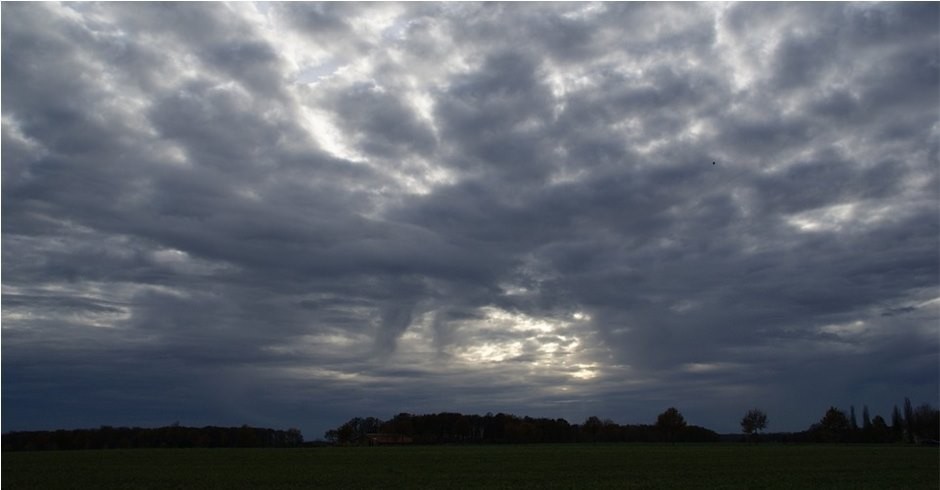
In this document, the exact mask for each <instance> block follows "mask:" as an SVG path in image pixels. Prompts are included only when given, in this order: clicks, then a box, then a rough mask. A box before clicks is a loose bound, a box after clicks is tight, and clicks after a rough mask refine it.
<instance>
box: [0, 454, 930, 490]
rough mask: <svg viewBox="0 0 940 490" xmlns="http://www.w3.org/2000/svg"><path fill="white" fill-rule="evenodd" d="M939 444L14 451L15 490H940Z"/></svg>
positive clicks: (7, 480)
mask: <svg viewBox="0 0 940 490" xmlns="http://www.w3.org/2000/svg"><path fill="white" fill-rule="evenodd" d="M938 455H940V453H938V450H937V449H936V448H926V447H899V446H821V445H820V446H816V445H814V446H781V445H758V446H749V445H744V444H728V445H627V444H623V445H557V446H555V445H544V446H542V445H539V446H423V447H383V448H317V449H137V450H110V451H108V450H104V451H74V452H22V453H13V452H7V453H3V461H2V467H3V474H2V478H3V480H2V483H3V488H4V489H17V488H37V489H57V488H74V489H89V488H96V489H99V488H128V489H147V488H153V489H168V488H181V489H182V488H186V489H190V488H192V489H199V488H220V489H221V488H225V489H234V488H252V489H255V488H317V487H320V488H401V487H409V488H520V487H523V488H525V487H529V488H691V487H695V488H872V489H885V488H905V489H908V488H934V489H935V488H938V478H940V459H938Z"/></svg>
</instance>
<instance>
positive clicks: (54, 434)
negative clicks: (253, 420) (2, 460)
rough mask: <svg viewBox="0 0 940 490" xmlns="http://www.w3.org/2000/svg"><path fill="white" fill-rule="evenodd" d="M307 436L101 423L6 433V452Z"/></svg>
mask: <svg viewBox="0 0 940 490" xmlns="http://www.w3.org/2000/svg"><path fill="white" fill-rule="evenodd" d="M303 442H304V438H303V435H302V434H301V432H300V430H298V429H288V430H275V429H265V428H257V427H249V426H247V425H243V426H241V427H212V426H207V427H181V426H179V425H178V424H173V425H171V426H167V427H159V428H155V429H145V428H140V427H110V426H101V427H99V428H97V429H76V430H56V431H23V432H11V433H9V434H3V450H4V451H39V450H74V449H131V448H193V447H206V448H210V447H299V446H301V445H302V444H303Z"/></svg>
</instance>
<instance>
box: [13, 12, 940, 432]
mask: <svg viewBox="0 0 940 490" xmlns="http://www.w3.org/2000/svg"><path fill="white" fill-rule="evenodd" d="M2 10H3V11H2V13H3V16H2V82H3V84H2V103H3V111H2V138H3V140H2V145H3V146H2V158H3V162H2V171H3V173H2V219H3V221H2V232H3V236H2V238H3V249H2V251H3V263H2V266H3V278H2V283H3V303H2V313H3V317H2V319H3V330H2V332H3V333H2V340H3V344H2V367H3V371H2V372H3V380H2V381H3V383H2V390H3V391H2V394H3V402H4V408H5V410H4V411H3V427H4V430H17V429H32V428H38V429H46V428H59V427H87V426H97V425H101V424H109V425H163V424H168V423H171V422H174V421H179V422H181V423H183V424H186V425H207V424H213V425H227V424H233V425H240V424H243V423H246V424H250V425H262V426H272V427H281V428H282V427H288V426H298V427H300V428H301V429H303V430H304V433H305V435H306V437H307V438H308V439H312V438H316V437H319V436H320V435H321V434H322V433H323V431H324V430H325V429H326V428H329V427H335V426H336V425H338V424H339V423H340V422H342V421H343V420H345V419H347V418H349V417H352V416H355V415H374V416H378V417H383V418H386V417H390V416H392V415H394V414H396V413H398V412H402V411H405V412H415V413H422V412H431V411H443V410H449V411H461V412H465V413H486V412H494V413H495V412H500V411H503V412H510V413H516V414H520V415H533V416H550V417H565V418H568V419H569V420H570V421H572V422H580V421H582V420H584V418H586V417H587V416H589V415H598V416H601V417H603V418H612V419H614V420H616V421H618V422H623V423H628V422H630V423H642V422H646V423H649V422H652V420H654V418H655V414H657V413H659V412H661V411H662V410H663V409H664V408H665V407H668V406H676V407H679V408H680V410H682V411H683V413H684V414H685V416H686V418H687V419H688V420H689V421H690V422H691V423H695V424H698V425H704V426H707V427H710V428H713V429H715V430H718V431H728V432H731V431H737V430H738V428H737V422H738V421H739V420H740V416H741V415H742V414H743V413H744V411H745V410H746V409H748V408H751V407H753V406H760V407H763V408H764V409H765V410H766V411H767V412H768V414H769V416H770V429H771V430H801V429H804V428H806V427H807V426H808V425H809V424H810V423H812V422H814V421H815V420H818V418H819V417H820V416H821V414H822V413H823V412H824V411H825V409H826V408H827V407H828V406H829V405H837V406H848V405H850V404H855V405H856V406H861V405H862V404H867V405H869V406H870V407H872V412H873V413H880V414H882V415H887V414H888V413H889V411H890V408H891V405H892V404H894V403H897V402H898V401H899V400H901V399H903V397H904V396H909V397H911V399H912V400H914V402H915V403H921V402H930V403H936V402H937V399H938V371H937V367H938V362H940V346H938V344H940V340H938V316H940V315H938V314H940V290H938V277H940V276H938V274H940V257H938V254H937V250H938V247H940V219H938V210H940V207H938V205H940V180H938V165H937V162H938V141H940V122H938V109H937V108H938V107H940V89H938V87H940V75H938V73H940V30H938V27H937V19H938V18H940V7H938V4H936V3H924V4H919V3H904V4H874V3H863V4H841V3H840V4H813V5H808V4H730V5H729V4H695V3H691V4H645V3H638V4H635V3H629V4H620V3H612V4H593V3H572V4H569V3H552V4H494V3H486V4H465V3H420V4H396V3H382V4H358V3H324V4H317V3H284V4H282V3H259V4H252V3H234V4H221V3H212V4H203V3H182V4H177V3H167V4H163V3H161V4H150V3H103V4H91V3H66V4H56V3H41V4H40V3H4V4H3V6H2ZM712 162H715V164H714V165H712Z"/></svg>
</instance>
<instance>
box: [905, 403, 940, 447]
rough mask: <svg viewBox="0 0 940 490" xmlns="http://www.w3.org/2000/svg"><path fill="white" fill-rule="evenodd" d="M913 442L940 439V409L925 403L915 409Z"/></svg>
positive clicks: (913, 414) (912, 415)
mask: <svg viewBox="0 0 940 490" xmlns="http://www.w3.org/2000/svg"><path fill="white" fill-rule="evenodd" d="M911 417H912V418H913V424H912V433H913V438H912V440H913V442H922V441H938V440H940V411H938V410H936V409H935V408H933V407H931V406H930V405H929V404H926V403H925V404H923V405H921V406H919V407H917V408H916V409H914V410H913V412H912V414H911Z"/></svg>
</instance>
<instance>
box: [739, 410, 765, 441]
mask: <svg viewBox="0 0 940 490" xmlns="http://www.w3.org/2000/svg"><path fill="white" fill-rule="evenodd" d="M766 428H767V414H766V413H764V411H763V410H761V409H759V408H752V409H751V410H748V411H747V413H746V414H744V418H743V419H741V430H742V431H744V433H745V434H747V435H748V436H749V437H751V436H754V435H756V434H757V433H759V432H760V431H762V430H764V429H766Z"/></svg>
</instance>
